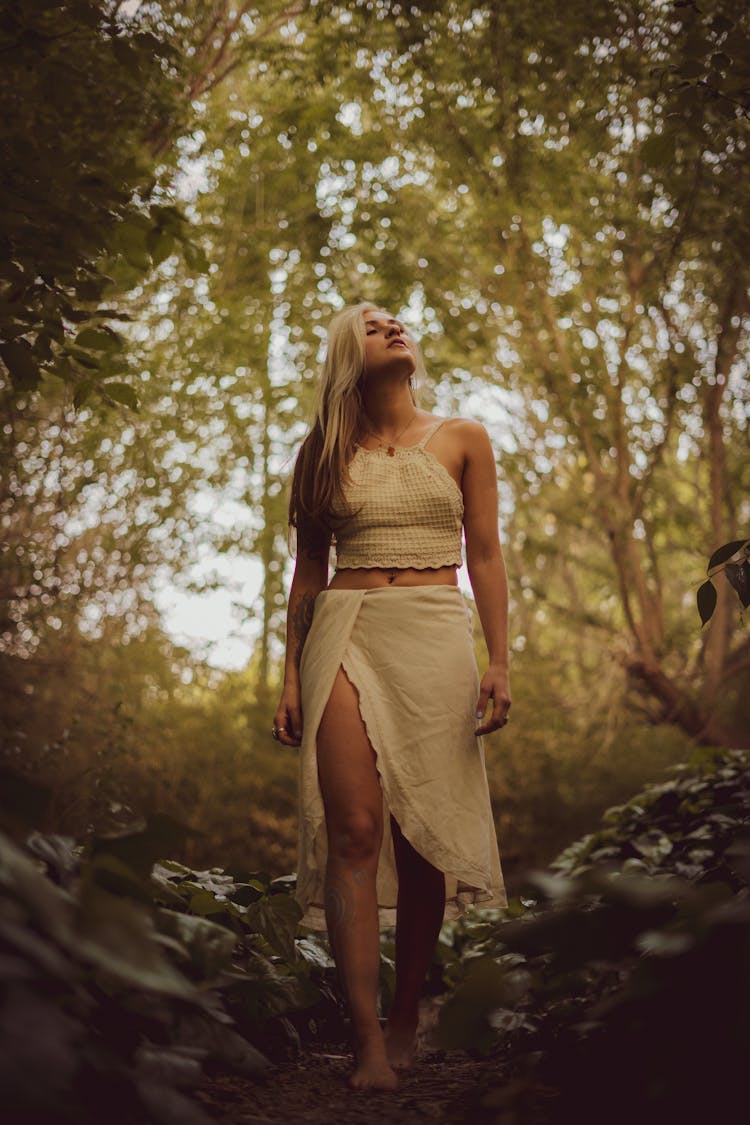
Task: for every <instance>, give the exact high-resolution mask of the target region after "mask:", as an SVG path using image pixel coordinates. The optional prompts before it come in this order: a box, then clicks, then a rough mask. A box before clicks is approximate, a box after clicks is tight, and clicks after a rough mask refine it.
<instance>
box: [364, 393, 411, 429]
mask: <svg viewBox="0 0 750 1125" xmlns="http://www.w3.org/2000/svg"><path fill="white" fill-rule="evenodd" d="M362 401H363V405H364V413H365V417H364V419H363V425H364V426H365V427H368V428H370V429H372V430H373V431H374V432H375V433H376V434H391V433H395V432H396V431H397V430H400V429H401V428H402V427H403V426H405V425H407V423H408V422H409V421H410V420H411V419H412V418H413V417H414V415H415V413H416V409H417V408H416V406H415V405H414V403H413V402H412V397H411V394H410V393H409V387H408V384H406V383H401V384H399V385H397V386H393V385H391V386H387V385H385V386H384V385H382V384H381V385H380V386H379V387H377V388H372V389H368V391H365V393H364V395H363V398H362Z"/></svg>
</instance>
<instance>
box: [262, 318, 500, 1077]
mask: <svg viewBox="0 0 750 1125" xmlns="http://www.w3.org/2000/svg"><path fill="white" fill-rule="evenodd" d="M423 372H424V364H423V361H422V357H421V354H420V351H419V349H418V347H417V344H416V342H415V341H414V340H413V339H412V338H411V337H410V336H409V334H408V333H407V332H406V330H405V329H404V327H403V325H401V324H400V323H399V322H398V321H397V320H396V319H395V318H394V317H392V316H391V315H390V314H389V313H388V312H385V311H383V310H382V309H380V308H378V307H377V306H376V305H373V304H370V303H369V302H363V303H360V304H357V305H352V306H348V307H346V308H344V309H343V310H341V311H340V312H339V313H337V314H336V316H335V317H334V319H333V321H332V323H331V326H330V329H329V334H328V350H327V355H326V359H325V362H324V365H323V375H322V379H321V383H320V387H319V394H318V402H317V406H316V413H315V421H314V424H313V426H312V429H311V431H310V433H309V434H308V435H307V437H306V438H305V440H304V442H303V443H302V447H301V449H300V452H299V455H298V457H297V462H296V464H295V469H294V474H293V478H292V489H291V498H290V504H289V522H290V525H291V526H292V527H293V528H295V529H296V535H297V556H296V557H297V561H296V568H295V572H294V578H293V581H292V586H291V591H290V595H289V608H288V615H287V654H286V669H285V679H284V688H283V692H282V696H281V701H280V703H279V707H278V710H277V712H276V716H275V722H274V727H273V735H274V738H277V739H278V741H280V742H282V743H283V744H284V745H285V746H301V753H300V771H299V816H300V831H299V848H298V870H297V889H296V897H297V901H298V902H299V903H300V906H301V907H302V909H303V911H304V915H303V918H302V924H303V925H307V926H309V927H311V928H316V929H327V930H328V936H329V941H330V944H331V949H332V952H333V956H334V959H335V961H336V965H337V968H338V973H339V979H340V980H341V983H342V987H343V989H344V993H345V995H346V998H347V1002H348V1006H349V1009H350V1013H351V1020H352V1027H353V1032H354V1047H355V1054H356V1066H355V1070H354V1072H353V1074H352V1075H351V1077H350V1079H349V1082H350V1085H352V1086H354V1087H376V1088H380V1089H392V1088H394V1087H395V1086H396V1085H397V1084H398V1077H397V1074H396V1070H398V1069H405V1068H407V1067H408V1066H409V1065H410V1063H411V1060H412V1056H413V1052H414V1045H415V1037H416V1030H417V1023H418V1008H419V999H420V995H421V992H422V987H423V985H424V980H425V974H426V972H427V969H428V967H429V964H430V961H431V959H432V953H433V949H434V947H435V943H436V941H437V937H438V934H439V931H440V927H441V925H442V923H443V921H444V920H447V919H449V918H456V917H458V916H459V915H460V914H462V913H464V912H465V910H466V906H467V905H468V904H469V903H476V904H477V905H479V906H482V907H502V906H505V905H507V898H506V895H505V888H504V883H503V876H502V871H501V867H500V858H499V853H498V846H497V838H496V836H495V831H494V825H493V821H492V812H491V808H490V799H489V790H488V784H487V775H486V769H485V762H484V749H483V744H482V741H481V736H482V735H483V734H487V733H489V732H490V731H493V730H496V729H497V728H498V727H500V726H502V725H503V724H504V723H506V722H507V721H508V709H509V707H510V690H509V684H508V650H507V600H508V598H507V578H506V573H505V564H504V560H503V555H502V551H501V548H500V542H499V538H498V524H497V477H496V469H495V458H494V455H493V451H492V447H491V445H490V441H489V437H488V435H487V432H486V430H485V429H484V427H483V426H482V425H480V424H479V423H477V422H473V421H468V420H466V419H463V418H453V419H440V418H434V417H433V416H432V415H430V414H429V413H427V412H426V411H424V410H421V409H419V408H418V407H417V405H416V398H415V394H414V376H415V374H416V373H423ZM428 445H429V448H428ZM462 527H463V529H464V531H465V537H466V562H467V568H468V573H469V577H470V580H471V584H472V589H473V592H474V597H475V600H476V605H477V610H478V613H479V617H480V620H481V623H482V628H483V631H484V636H485V640H486V643H487V648H488V652H489V666H488V668H487V670H486V672H485V673H484V675H483V677H482V679H481V683H480V681H479V673H478V669H477V665H476V661H475V658H474V650H473V645H472V638H471V612H470V610H469V609H468V608H467V606H466V603H465V601H464V599H463V596H462V594H461V591H460V590H459V588H458V581H457V577H456V572H457V568H458V567H459V566H461V565H462V561H463V559H462V554H461V532H462ZM332 542H333V543H334V544H335V547H336V571H335V574H334V576H333V578H332V580H331V581H330V582H329V581H328V557H329V549H330V546H331V543H332ZM490 700H491V701H492V713H491V715H490V716H489V718H487V719H486V720H485V721H484V722H482V723H481V725H479V726H476V724H475V719H477V720H478V719H481V718H482V717H483V716H484V714H485V711H486V709H487V705H488V703H489V701H490ZM394 908H395V909H394ZM394 922H395V925H396V989H395V995H394V999H393V1004H392V1007H391V1010H390V1012H389V1015H388V1021H387V1025H386V1028H385V1031H384V1032H383V1030H382V1029H381V1027H380V1022H379V1020H378V1015H377V991H378V974H379V963H380V942H379V930H380V929H382V928H384V927H388V926H392V925H393V924H394Z"/></svg>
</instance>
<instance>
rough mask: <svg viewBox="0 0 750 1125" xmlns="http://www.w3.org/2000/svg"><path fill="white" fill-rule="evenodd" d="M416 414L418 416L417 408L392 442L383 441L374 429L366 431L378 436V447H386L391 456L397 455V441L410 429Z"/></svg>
mask: <svg viewBox="0 0 750 1125" xmlns="http://www.w3.org/2000/svg"><path fill="white" fill-rule="evenodd" d="M416 416H417V411H416V410H415V411H414V413H413V414H412V416H411V418H410V419H409V421H408V422H407V423H406V425H405V426H404V428H403V430H402V431H401V433H398V434H396V436H395V438H394V439H393V441H391V442H385V441H382V440H381V438H380V437H379V436H378V434H375V433H373V432H372V430H367V431H366V433H368V434H369V435H370V437H374V438H378V449H383V448H385V449H386V452H387V454H388V456H389V457H395V455H396V442H397V441H398V439H399V438H400V437H402V436H403V434H405V433H406V431H407V430H408V429H409V426H410V425H411V424H412V422H413V421H414V419H415V418H416Z"/></svg>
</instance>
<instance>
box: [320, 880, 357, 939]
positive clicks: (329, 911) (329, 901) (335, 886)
mask: <svg viewBox="0 0 750 1125" xmlns="http://www.w3.org/2000/svg"><path fill="white" fill-rule="evenodd" d="M324 904H325V911H326V917H327V918H328V920H329V924H330V926H331V928H332V929H334V930H337V929H338V928H339V926H340V925H341V924H342V923H343V922H345V921H351V920H352V919H353V918H354V915H355V906H354V901H353V899H352V892H351V889H350V888H349V887H347V885H346V880H345V879H342V878H341V876H340V875H330V874H329V875H328V876H327V877H326V887H325V896H324Z"/></svg>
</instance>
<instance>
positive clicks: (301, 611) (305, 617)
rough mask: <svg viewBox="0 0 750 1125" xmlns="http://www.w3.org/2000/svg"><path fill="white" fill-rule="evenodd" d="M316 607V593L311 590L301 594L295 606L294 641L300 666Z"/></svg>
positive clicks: (295, 652) (295, 660)
mask: <svg viewBox="0 0 750 1125" xmlns="http://www.w3.org/2000/svg"><path fill="white" fill-rule="evenodd" d="M314 609H315V595H314V594H311V593H309V592H305V593H303V594H300V596H299V598H298V599H297V601H296V603H295V606H294V613H293V615H292V641H293V643H294V663H295V664H296V665H297V667H298V668H299V662H300V659H301V658H302V649H303V648H304V647H305V639H306V638H307V634H308V633H309V631H310V626H311V625H312V619H313V610H314Z"/></svg>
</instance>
